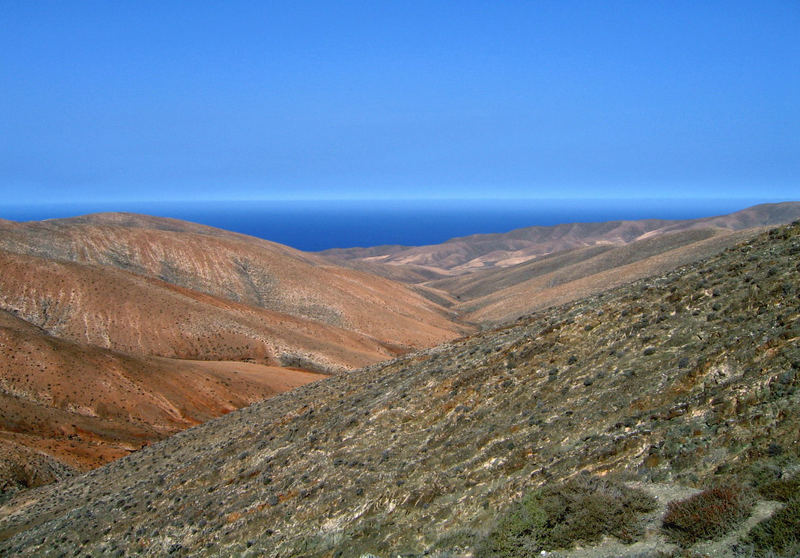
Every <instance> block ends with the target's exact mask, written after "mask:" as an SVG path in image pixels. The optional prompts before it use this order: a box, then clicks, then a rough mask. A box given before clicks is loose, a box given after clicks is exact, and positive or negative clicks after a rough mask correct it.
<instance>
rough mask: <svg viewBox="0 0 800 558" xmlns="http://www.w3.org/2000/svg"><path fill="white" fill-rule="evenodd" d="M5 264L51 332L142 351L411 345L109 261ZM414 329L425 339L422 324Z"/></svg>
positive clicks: (4, 283)
mask: <svg viewBox="0 0 800 558" xmlns="http://www.w3.org/2000/svg"><path fill="white" fill-rule="evenodd" d="M0 266H2V267H3V270H4V273H3V274H2V276H0V308H2V309H5V310H8V311H11V312H13V313H14V314H16V315H18V316H19V317H21V318H22V319H24V320H26V321H28V322H30V323H32V324H34V325H36V326H38V327H41V328H42V329H44V330H45V331H47V332H48V333H49V334H51V335H54V336H57V337H61V338H63V339H68V340H71V341H75V342H80V343H87V344H90V345H95V346H98V347H103V348H108V349H112V350H115V351H121V352H125V353H129V354H133V355H140V356H146V355H154V356H163V357H170V358H182V359H198V360H250V361H254V362H260V363H262V364H270V365H278V366H280V365H285V366H290V365H291V366H300V367H304V368H308V369H311V370H319V371H340V370H344V369H348V368H353V367H358V366H363V365H365V364H368V363H371V362H376V361H378V360H383V359H386V358H390V357H391V356H393V355H395V354H397V352H398V351H400V350H402V349H403V348H404V347H405V346H407V345H405V346H399V347H398V346H395V345H391V344H389V343H386V342H382V341H379V340H378V339H376V338H373V337H368V336H366V335H362V334H359V333H355V332H352V331H347V330H345V329H342V328H339V327H335V326H331V325H327V324H323V323H319V322H316V321H312V320H309V319H305V318H298V317H295V316H291V315H288V314H283V313H279V312H274V311H271V310H264V309H261V308H254V307H252V306H246V305H244V304H239V303H235V302H231V301H229V300H223V299H220V298H217V297H213V296H210V295H207V294H203V293H199V292H197V291H192V290H190V289H187V288H183V287H176V286H174V285H171V284H169V283H165V282H164V281H161V280H158V279H152V278H149V277H142V276H139V275H136V274H133V273H128V272H124V271H119V270H117V269H113V268H108V267H98V266H92V265H83V264H77V263H73V262H64V261H54V260H44V259H42V258H40V257H34V256H24V255H20V254H12V253H8V252H5V251H2V250H0ZM409 337H411V338H412V340H413V341H416V342H417V343H420V339H421V336H420V334H419V333H417V332H416V331H412V332H410V333H409ZM420 344H421V343H420Z"/></svg>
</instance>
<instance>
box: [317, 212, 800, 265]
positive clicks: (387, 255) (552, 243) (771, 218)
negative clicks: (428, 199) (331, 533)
mask: <svg viewBox="0 0 800 558" xmlns="http://www.w3.org/2000/svg"><path fill="white" fill-rule="evenodd" d="M798 218H800V202H783V203H772V204H760V205H755V206H753V207H749V208H747V209H743V210H741V211H737V212H735V213H731V214H728V215H721V216H716V217H704V218H700V219H688V220H678V221H670V220H663V219H642V220H636V221H607V222H601V223H565V224H561V225H553V226H534V227H526V228H522V229H516V230H513V231H510V232H507V233H494V234H477V235H471V236H465V237H459V238H453V239H450V240H448V241H446V242H443V243H441V244H432V245H428V246H415V247H407V246H379V247H369V248H343V249H334V250H325V251H323V252H319V253H320V254H322V255H324V256H326V257H328V258H330V259H332V261H336V262H339V263H347V262H352V265H359V264H363V263H366V264H371V265H373V267H372V268H371V269H373V270H377V269H379V267H377V266H375V265H374V264H381V265H396V266H405V265H412V266H418V267H420V268H424V269H427V270H428V272H429V273H436V274H439V275H440V276H453V275H459V274H465V273H470V272H472V271H476V270H479V269H485V268H490V267H507V266H510V265H515V264H518V263H523V262H524V261H528V260H530V259H532V258H535V257H539V256H543V255H546V254H551V253H554V252H562V251H565V250H570V249H574V248H582V247H586V246H595V245H621V244H627V243H629V242H634V241H636V240H639V239H642V237H643V236H645V235H648V236H655V235H659V234H667V233H671V232H678V231H683V230H688V229H699V228H717V229H724V230H729V231H736V230H741V229H748V228H755V227H769V226H775V225H780V224H785V223H789V222H791V221H793V220H795V219H798Z"/></svg>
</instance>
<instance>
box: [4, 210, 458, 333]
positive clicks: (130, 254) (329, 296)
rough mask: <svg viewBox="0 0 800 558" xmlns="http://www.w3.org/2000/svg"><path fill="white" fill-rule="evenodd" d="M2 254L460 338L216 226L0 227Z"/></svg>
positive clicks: (411, 301) (418, 308)
mask: <svg viewBox="0 0 800 558" xmlns="http://www.w3.org/2000/svg"><path fill="white" fill-rule="evenodd" d="M0 248H3V249H5V250H7V251H9V252H14V253H18V254H23V255H31V256H38V257H41V258H44V259H46V260H48V261H62V262H75V263H81V264H88V265H93V266H104V267H112V268H116V269H119V270H122V271H127V272H130V273H133V274H136V275H141V276H144V277H149V278H153V279H160V280H161V281H164V282H166V283H169V284H171V285H175V286H178V287H183V288H186V289H191V290H192V291H197V292H199V293H205V294H209V295H212V296H214V297H217V298H222V299H225V300H230V301H233V302H238V303H241V304H244V305H248V306H253V307H257V308H264V309H267V310H273V311H276V312H281V313H284V314H289V315H291V316H295V317H297V318H305V319H308V320H312V321H316V322H320V323H323V324H327V325H332V326H335V327H338V328H341V329H345V330H348V331H353V332H357V333H361V334H363V335H366V336H369V337H372V338H374V339H376V340H380V341H381V342H383V343H386V344H388V345H396V346H398V347H405V348H413V347H424V346H430V345H432V344H435V343H437V342H441V341H443V340H445V339H448V338H452V337H453V336H454V334H458V333H461V332H462V331H463V330H462V328H460V327H459V326H456V325H454V324H453V323H452V321H451V320H450V317H449V315H448V314H447V312H445V311H444V310H443V309H442V308H440V307H438V306H437V305H436V304H434V303H432V302H431V301H429V300H427V299H425V298H423V297H421V296H420V295H419V294H417V293H415V292H413V291H412V290H410V289H408V288H406V287H405V286H403V285H401V284H398V283H396V282H394V281H389V280H386V279H383V278H380V277H377V276H375V275H370V274H367V273H361V272H358V271H354V270H351V269H344V268H341V267H336V266H332V265H330V263H329V262H328V261H326V260H324V259H323V258H320V257H319V256H315V255H311V254H305V253H303V252H300V251H298V250H294V249H292V248H289V247H288V246H282V245H279V244H275V243H272V242H268V241H265V240H261V239H257V238H253V237H248V236H244V235H239V234H235V233H230V232H227V231H222V230H220V229H214V228H212V227H206V226H203V225H197V224H193V223H186V222H182V221H177V220H174V219H162V218H157V217H148V216H142V215H133V214H98V215H89V216H85V217H79V218H74V219H57V220H48V221H40V222H31V223H18V224H13V225H10V226H9V225H5V226H0Z"/></svg>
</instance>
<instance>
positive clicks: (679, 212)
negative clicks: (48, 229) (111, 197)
mask: <svg viewBox="0 0 800 558" xmlns="http://www.w3.org/2000/svg"><path fill="white" fill-rule="evenodd" d="M762 201H766V200H742V199H736V200H717V199H714V200H691V201H687V200H642V199H638V200H610V199H603V200H585V199H584V200H433V201H430V200H426V201H422V200H413V201H411V200H403V201H389V200H379V201H364V200H358V201H342V200H336V201H248V202H242V201H222V202H136V203H122V202H119V203H112V202H107V203H94V204H92V203H73V204H66V203H62V204H40V205H11V206H5V207H0V218H4V219H11V220H14V221H31V220H40V219H52V218H62V217H74V216H77V215H85V214H87V213H96V212H101V211H128V212H134V213H144V214H148V215H157V216H160V217H173V218H176V219H183V220H186V221H193V222H196V223H203V224H205V225H211V226H214V227H219V228H222V229H227V230H231V231H235V232H239V233H243V234H248V235H252V236H256V237H259V238H264V239H267V240H272V241H274V242H279V243H281V244H287V245H289V246H292V247H294V248H298V249H300V250H307V251H317V250H325V249H328V248H348V247H352V246H377V245H384V244H401V245H406V246H419V245H425V244H435V243H439V242H444V241H445V240H448V239H450V238H453V237H458V236H466V235H471V234H479V233H502V232H508V231H510V230H513V229H518V228H522V227H530V226H534V225H556V224H559V223H573V222H601V221H613V220H618V219H646V218H658V219H692V218H697V217H708V216H711V215H722V214H725V213H731V212H734V211H738V210H740V209H744V208H746V207H749V206H751V205H755V204H756V203H761V202H762ZM770 201H771V200H770Z"/></svg>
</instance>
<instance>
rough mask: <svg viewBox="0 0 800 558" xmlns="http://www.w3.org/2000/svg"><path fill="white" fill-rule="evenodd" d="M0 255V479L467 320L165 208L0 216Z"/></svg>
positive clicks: (117, 445)
mask: <svg viewBox="0 0 800 558" xmlns="http://www.w3.org/2000/svg"><path fill="white" fill-rule="evenodd" d="M0 269H2V270H3V272H2V274H0V313H2V320H0V325H1V326H2V330H1V331H2V335H3V336H5V337H4V338H5V342H4V344H2V345H0V348H2V351H0V399H2V400H3V410H2V421H0V440H2V444H3V448H4V451H3V456H4V457H3V458H2V459H0V483H2V484H6V485H8V486H20V485H21V486H27V485H32V484H37V483H40V482H44V481H47V480H52V479H55V478H60V477H61V476H63V475H64V474H65V471H69V470H70V469H69V468H73V469H79V470H84V469H86V468H87V467H93V466H97V465H99V464H102V463H105V462H107V461H109V460H111V459H114V458H117V457H119V456H121V455H125V454H127V453H129V452H130V451H131V450H133V449H137V448H139V447H140V446H141V444H142V443H145V442H149V441H153V440H156V439H160V438H162V437H164V436H166V435H168V434H172V433H174V432H177V431H178V430H180V429H183V428H186V427H187V426H191V425H194V424H198V423H199V422H201V421H204V420H207V419H209V418H211V417H214V416H219V415H220V414H222V413H226V412H229V411H230V410H232V409H234V408H238V407H241V406H243V405H246V404H249V403H251V402H253V401H256V400H260V399H263V398H264V397H268V396H271V395H274V394H275V393H278V392H281V391H285V390H287V389H291V388H293V387H296V386H298V385H301V384H303V383H306V382H308V381H311V380H312V379H318V378H320V377H322V376H320V375H319V374H311V373H309V372H322V373H332V372H341V371H345V370H348V369H352V368H357V367H360V366H364V365H367V364H370V363H374V362H377V361H381V360H386V359H388V358H392V357H394V356H396V355H398V354H400V353H403V352H406V351H408V350H410V349H412V348H420V347H426V346H431V345H434V344H436V343H439V342H441V341H443V340H447V339H451V338H453V337H456V336H458V335H460V334H461V333H462V332H464V331H467V329H466V328H465V327H464V326H461V325H458V324H456V323H454V322H453V321H451V320H450V319H449V317H448V313H447V312H446V311H445V310H444V309H443V308H441V307H439V306H438V305H436V304H435V303H433V302H431V301H430V300H428V299H426V298H424V297H422V296H420V295H419V294H417V293H415V292H413V291H412V290H411V289H409V288H408V287H406V286H404V285H401V284H398V283H395V282H392V281H389V280H387V279H384V278H380V277H375V276H371V275H368V274H365V273H361V272H357V271H353V270H348V269H341V268H337V267H335V266H331V265H330V264H328V263H327V262H323V261H321V260H320V259H319V258H318V257H316V256H307V255H304V254H303V253H301V252H298V251H296V250H293V249H291V248H288V247H284V246H280V245H277V244H274V243H270V242H266V241H261V240H258V239H254V238H250V237H246V236H243V235H237V234H234V233H228V232H226V231H221V230H218V229H213V228H210V227H205V226H202V225H196V224H192V223H185V222H181V221H176V220H172V219H161V218H156V217H147V216H141V215H129V214H101V215H92V216H86V217H81V218H75V219H65V220H52V221H43V222H31V223H11V222H6V223H0ZM154 357H163V358H154ZM189 360H194V361H197V362H189ZM199 361H208V362H199ZM216 361H222V362H216ZM225 361H238V362H225ZM242 361H247V362H249V363H253V364H245V363H244V362H242ZM209 382H210V383H209ZM212 388H213V389H212ZM67 390H69V391H67ZM32 456H35V458H34V457H32ZM54 460H55V461H54ZM65 467H67V468H66V469H65Z"/></svg>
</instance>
